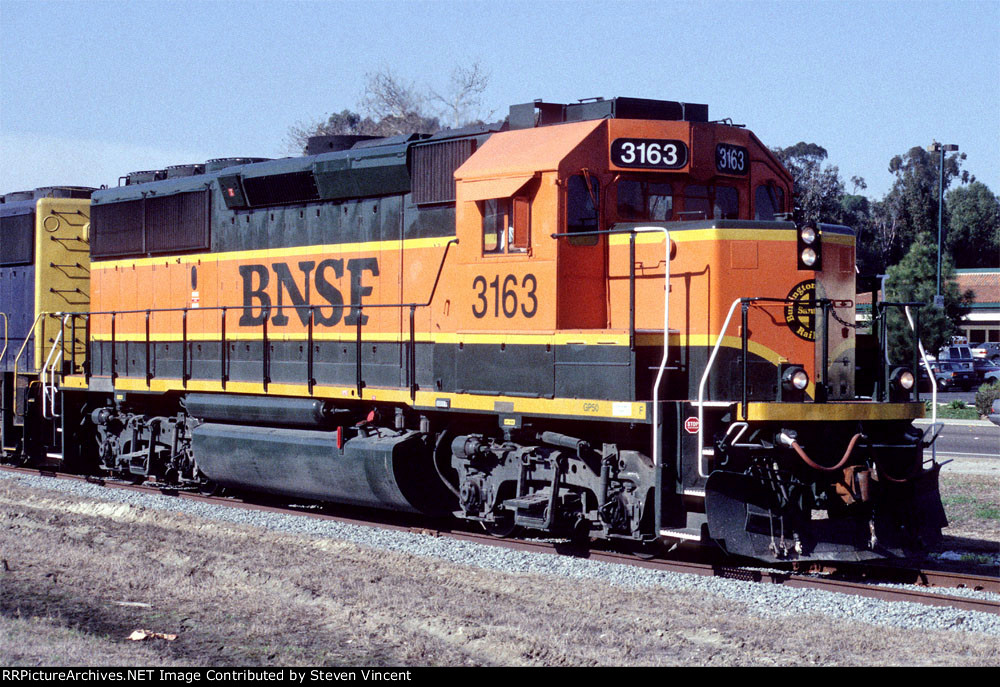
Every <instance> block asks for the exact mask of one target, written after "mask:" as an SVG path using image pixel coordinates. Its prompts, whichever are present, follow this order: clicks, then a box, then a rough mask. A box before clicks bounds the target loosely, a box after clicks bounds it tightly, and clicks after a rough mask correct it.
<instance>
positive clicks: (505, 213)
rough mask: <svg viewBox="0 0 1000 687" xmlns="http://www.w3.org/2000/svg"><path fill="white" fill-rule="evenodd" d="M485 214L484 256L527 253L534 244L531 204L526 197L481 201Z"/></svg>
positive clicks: (480, 205) (481, 207)
mask: <svg viewBox="0 0 1000 687" xmlns="http://www.w3.org/2000/svg"><path fill="white" fill-rule="evenodd" d="M479 208H480V212H482V213H483V255H503V254H505V253H525V252H527V250H528V246H529V244H530V242H531V235H530V222H531V202H530V201H529V200H528V198H526V197H523V196H514V197H513V198H491V199H489V200H483V201H480V202H479Z"/></svg>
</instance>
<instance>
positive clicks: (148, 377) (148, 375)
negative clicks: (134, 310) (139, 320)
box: [146, 310, 153, 389]
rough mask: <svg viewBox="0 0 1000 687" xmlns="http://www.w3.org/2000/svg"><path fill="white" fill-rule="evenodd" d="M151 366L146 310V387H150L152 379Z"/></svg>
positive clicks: (147, 314) (147, 313)
mask: <svg viewBox="0 0 1000 687" xmlns="http://www.w3.org/2000/svg"><path fill="white" fill-rule="evenodd" d="M152 369H153V368H152V367H151V363H150V359H149V310H147V311H146V388H147V389H148V388H149V387H150V382H151V381H152V379H153V374H152Z"/></svg>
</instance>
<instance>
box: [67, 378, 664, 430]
mask: <svg viewBox="0 0 1000 687" xmlns="http://www.w3.org/2000/svg"><path fill="white" fill-rule="evenodd" d="M105 379H106V378H105ZM64 386H66V387H70V388H76V389H86V388H88V387H87V383H86V380H85V378H83V377H79V376H74V377H67V378H66V379H65V380H64ZM114 389H115V391H154V392H159V393H165V392H168V391H202V392H220V393H230V394H254V395H271V396H299V397H310V396H311V397H314V398H326V399H331V400H337V399H340V400H358V398H359V397H358V395H357V393H358V392H357V389H356V388H354V387H345V386H324V385H316V386H314V387H313V393H312V394H311V395H310V394H309V387H308V386H306V385H304V384H274V383H272V384H268V385H267V390H266V391H265V390H264V385H263V384H262V383H260V382H227V383H226V388H225V389H223V388H222V383H221V382H215V381H205V380H189V381H188V383H187V386H184V385H183V384H182V383H181V381H180V380H179V379H154V380H152V382H151V383H150V384H149V385H148V386H147V385H146V382H145V380H144V379H138V378H130V377H118V378H117V379H116V380H115V385H114ZM360 399H361V400H363V401H373V402H374V401H381V402H385V403H401V404H405V405H413V406H416V407H425V408H439V409H444V408H443V406H442V405H441V404H442V403H443V402H444V401H447V402H448V408H449V409H451V410H473V411H481V412H486V413H504V414H510V413H513V414H521V415H564V416H573V417H591V418H607V419H615V420H633V421H640V422H641V421H645V419H646V415H647V413H646V403H643V402H638V403H633V402H630V401H606V400H600V399H586V398H583V399H581V398H520V397H515V396H486V395H474V394H457V393H434V392H430V391H418V392H417V394H416V401H411V400H410V393H409V391H408V390H407V389H379V388H375V387H365V388H364V389H363V390H362V395H361V397H360ZM498 404H504V406H505V407H503V408H500V407H498Z"/></svg>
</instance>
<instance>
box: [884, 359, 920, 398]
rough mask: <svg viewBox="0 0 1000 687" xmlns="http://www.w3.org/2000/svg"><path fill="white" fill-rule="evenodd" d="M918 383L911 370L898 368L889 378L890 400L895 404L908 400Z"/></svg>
mask: <svg viewBox="0 0 1000 687" xmlns="http://www.w3.org/2000/svg"><path fill="white" fill-rule="evenodd" d="M916 381H917V380H916V377H914V376H913V372H912V371H910V369H909V368H906V367H897V368H896V369H895V370H893V371H892V374H891V375H890V376H889V400H890V401H894V402H900V401H905V400H907V399H908V398H909V396H910V392H911V391H913V387H914V386H916Z"/></svg>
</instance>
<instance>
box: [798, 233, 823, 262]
mask: <svg viewBox="0 0 1000 687" xmlns="http://www.w3.org/2000/svg"><path fill="white" fill-rule="evenodd" d="M795 244H796V247H797V249H798V251H799V257H798V267H799V269H800V270H815V271H817V272H819V271H820V270H822V269H823V231H822V230H821V229H820V228H819V227H818V226H816V225H815V224H813V223H811V222H810V223H808V224H803V225H802V226H800V227H799V228H798V230H797V231H796V232H795Z"/></svg>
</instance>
